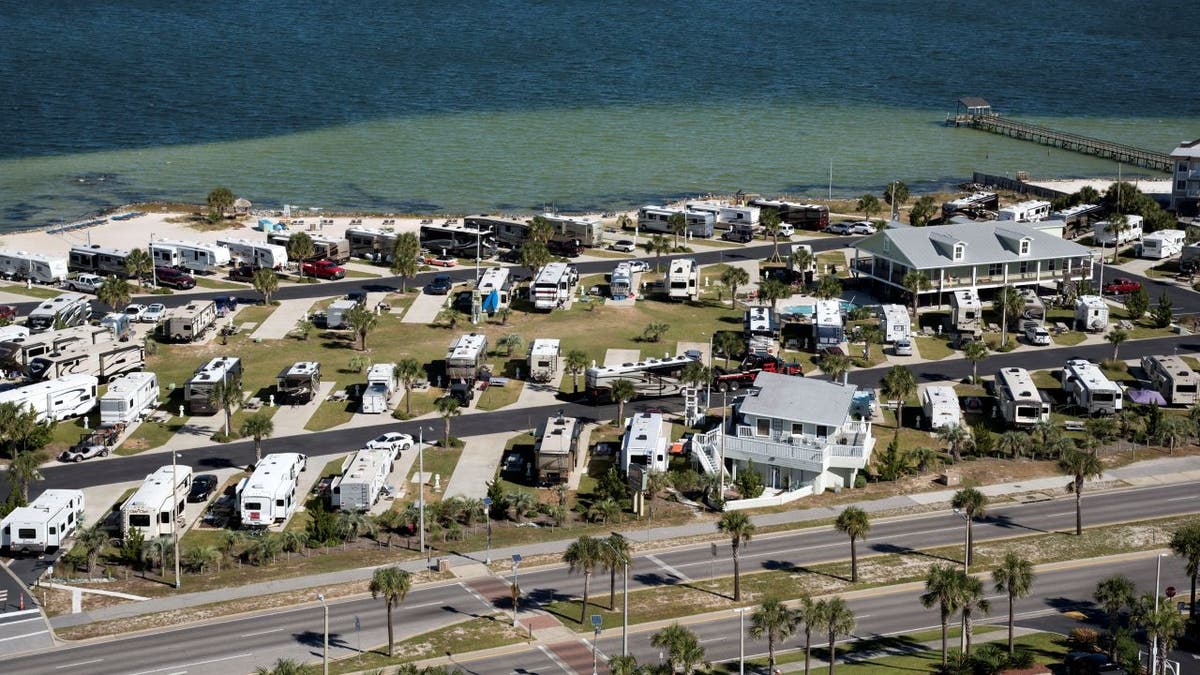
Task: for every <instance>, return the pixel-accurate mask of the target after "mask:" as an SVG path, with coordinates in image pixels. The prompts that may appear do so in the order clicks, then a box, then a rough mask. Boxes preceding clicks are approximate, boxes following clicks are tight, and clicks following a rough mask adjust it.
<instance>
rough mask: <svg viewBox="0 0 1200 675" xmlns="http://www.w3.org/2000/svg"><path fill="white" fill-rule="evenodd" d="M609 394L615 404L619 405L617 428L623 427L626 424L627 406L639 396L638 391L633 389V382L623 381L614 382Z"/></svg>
mask: <svg viewBox="0 0 1200 675" xmlns="http://www.w3.org/2000/svg"><path fill="white" fill-rule="evenodd" d="M608 392H609V396H610V397H611V398H612V400H613V402H615V403H616V404H617V426H621V425H622V424H624V422H625V404H626V403H628V402H629V401H632V400H633V397H634V396H636V395H637V390H636V389H634V388H633V382H630V381H629V380H625V379H621V380H617V381H616V382H613V383H612V387H611V388H610V389H609V390H608Z"/></svg>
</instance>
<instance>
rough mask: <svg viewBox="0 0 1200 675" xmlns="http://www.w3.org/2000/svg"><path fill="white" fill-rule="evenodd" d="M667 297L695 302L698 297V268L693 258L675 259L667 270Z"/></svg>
mask: <svg viewBox="0 0 1200 675" xmlns="http://www.w3.org/2000/svg"><path fill="white" fill-rule="evenodd" d="M667 297H669V298H671V299H672V300H693V301H694V300H695V299H696V298H698V297H700V266H699V265H697V264H696V260H695V259H694V258H676V259H674V260H672V261H671V266H670V268H668V269H667Z"/></svg>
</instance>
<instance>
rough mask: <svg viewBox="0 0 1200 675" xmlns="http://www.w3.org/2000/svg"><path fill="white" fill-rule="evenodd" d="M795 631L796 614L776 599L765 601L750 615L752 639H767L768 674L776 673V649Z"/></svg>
mask: <svg viewBox="0 0 1200 675" xmlns="http://www.w3.org/2000/svg"><path fill="white" fill-rule="evenodd" d="M795 630H796V616H795V614H794V613H793V612H792V610H790V609H788V607H787V605H785V604H783V603H782V602H780V601H779V600H777V599H775V598H767V599H766V600H764V601H763V603H762V604H761V605H759V606H758V608H757V609H755V610H754V613H753V614H751V615H750V637H753V638H754V639H755V640H761V639H763V638H766V639H767V672H769V673H774V672H775V649H776V648H777V647H778V646H779V645H780V644H782V643H783V641H784V640H786V639H788V638H789V637H791V635H792V632H793V631H795Z"/></svg>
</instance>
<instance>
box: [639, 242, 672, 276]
mask: <svg viewBox="0 0 1200 675" xmlns="http://www.w3.org/2000/svg"><path fill="white" fill-rule="evenodd" d="M641 246H642V248H643V249H645V251H646V253H649V254H650V255H652V256H654V273H655V274H658V265H659V262H661V260H662V254H663V253H670V251H671V245H670V244H668V243H667V240H666V239H664V238H663V236H662V235H661V234H656V235H654V236H653V237H650V238H649V239H647V240H646V241H643V242H642V244H641Z"/></svg>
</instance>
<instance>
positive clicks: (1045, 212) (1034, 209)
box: [996, 199, 1050, 223]
mask: <svg viewBox="0 0 1200 675" xmlns="http://www.w3.org/2000/svg"><path fill="white" fill-rule="evenodd" d="M1049 216H1050V202H1044V201H1041V200H1036V199H1035V200H1031V201H1027V202H1018V203H1016V204H1013V205H1011V206H1006V207H1004V208H1002V209H1000V211H999V212H997V214H996V219H997V220H1011V221H1014V222H1018V223H1036V222H1038V221H1039V220H1045V219H1046V218H1048V217H1049Z"/></svg>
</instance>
